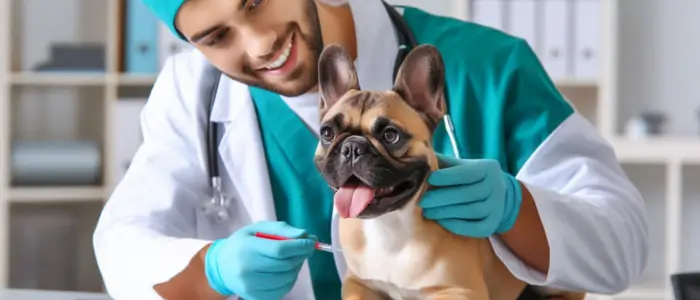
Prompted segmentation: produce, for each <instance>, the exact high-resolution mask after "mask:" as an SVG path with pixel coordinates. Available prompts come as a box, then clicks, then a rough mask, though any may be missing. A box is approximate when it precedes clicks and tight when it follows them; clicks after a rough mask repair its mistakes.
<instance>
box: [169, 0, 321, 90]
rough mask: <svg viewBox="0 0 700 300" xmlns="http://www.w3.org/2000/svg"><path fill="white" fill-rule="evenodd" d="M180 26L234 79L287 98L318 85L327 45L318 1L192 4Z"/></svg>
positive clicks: (209, 0) (197, 0) (200, 0)
mask: <svg viewBox="0 0 700 300" xmlns="http://www.w3.org/2000/svg"><path fill="white" fill-rule="evenodd" d="M176 26H177V28H178V30H179V31H180V32H181V33H182V34H183V35H184V36H185V37H187V38H188V39H190V41H191V42H192V44H193V45H194V46H195V47H197V48H198V49H199V50H200V51H201V52H202V53H203V54H204V55H205V56H206V57H207V58H208V59H209V61H210V62H211V63H212V64H213V65H215V66H216V67H218V68H219V69H220V70H222V71H223V72H224V73H225V74H226V75H228V76H229V77H231V78H232V79H234V80H237V81H240V82H242V83H245V84H247V85H250V86H257V87H260V88H264V89H267V90H270V91H273V92H275V93H278V94H281V95H285V96H298V95H301V94H304V93H306V92H308V91H309V90H310V89H312V88H313V87H315V86H316V83H317V80H318V78H317V75H316V74H317V61H318V56H319V55H320V53H321V51H322V50H323V41H322V37H321V29H320V25H319V21H318V15H317V11H316V4H315V3H314V1H313V0H188V1H186V2H185V4H183V6H182V8H181V9H180V11H179V13H178V15H177V19H176Z"/></svg>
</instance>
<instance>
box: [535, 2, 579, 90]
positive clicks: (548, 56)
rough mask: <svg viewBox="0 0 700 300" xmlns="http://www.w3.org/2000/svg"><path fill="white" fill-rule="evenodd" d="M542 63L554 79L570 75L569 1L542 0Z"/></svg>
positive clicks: (570, 31) (570, 32)
mask: <svg viewBox="0 0 700 300" xmlns="http://www.w3.org/2000/svg"><path fill="white" fill-rule="evenodd" d="M541 5H542V13H543V15H542V20H543V22H542V57H541V60H542V64H543V65H544V67H545V69H546V70H547V73H548V74H549V76H550V77H551V78H552V79H554V80H561V79H566V78H568V77H569V76H570V71H569V70H570V61H571V44H570V43H569V41H568V39H569V37H570V36H571V34H572V33H573V31H572V30H571V26H570V24H571V22H570V21H571V18H570V15H571V14H570V7H571V1H563V0H542V2H541Z"/></svg>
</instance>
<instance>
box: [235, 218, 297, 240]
mask: <svg viewBox="0 0 700 300" xmlns="http://www.w3.org/2000/svg"><path fill="white" fill-rule="evenodd" d="M245 232H246V234H248V235H254V234H255V233H257V232H261V233H267V234H274V235H279V236H282V237H286V238H290V239H297V238H302V237H306V235H307V233H306V231H305V230H304V229H300V228H295V227H292V226H290V225H289V224H287V223H286V222H282V221H277V222H272V221H261V222H257V223H254V224H253V225H251V226H247V227H245Z"/></svg>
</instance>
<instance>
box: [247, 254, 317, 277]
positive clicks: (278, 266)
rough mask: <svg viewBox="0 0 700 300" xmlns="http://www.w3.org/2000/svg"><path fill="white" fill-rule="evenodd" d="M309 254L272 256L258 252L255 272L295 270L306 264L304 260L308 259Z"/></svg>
mask: <svg viewBox="0 0 700 300" xmlns="http://www.w3.org/2000/svg"><path fill="white" fill-rule="evenodd" d="M307 258H308V257H307V256H304V255H299V256H293V257H289V258H284V259H281V258H270V257H266V256H263V255H261V254H258V256H257V257H255V258H254V259H255V260H257V261H258V263H257V265H256V266H255V270H254V271H253V272H255V273H284V272H289V271H294V270H298V269H299V268H301V265H302V264H304V261H305V260H306V259H307Z"/></svg>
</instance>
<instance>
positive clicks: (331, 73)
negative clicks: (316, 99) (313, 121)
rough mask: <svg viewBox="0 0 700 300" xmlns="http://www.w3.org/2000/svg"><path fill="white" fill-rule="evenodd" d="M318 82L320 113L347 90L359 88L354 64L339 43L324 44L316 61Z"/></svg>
mask: <svg viewBox="0 0 700 300" xmlns="http://www.w3.org/2000/svg"><path fill="white" fill-rule="evenodd" d="M318 84H319V91H320V95H321V103H320V111H321V115H323V114H324V113H325V111H326V110H328V108H330V107H331V106H333V104H335V103H336V102H337V101H338V100H339V99H340V98H341V97H342V96H343V95H344V94H345V93H347V92H348V91H349V90H352V89H355V90H359V89H360V85H359V83H358V80H357V71H356V70H355V65H354V64H353V62H352V61H351V59H350V56H349V55H348V53H347V52H346V51H345V49H344V48H343V47H341V46H339V45H328V46H326V47H325V48H324V49H323V51H322V52H321V55H320V57H319V61H318Z"/></svg>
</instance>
